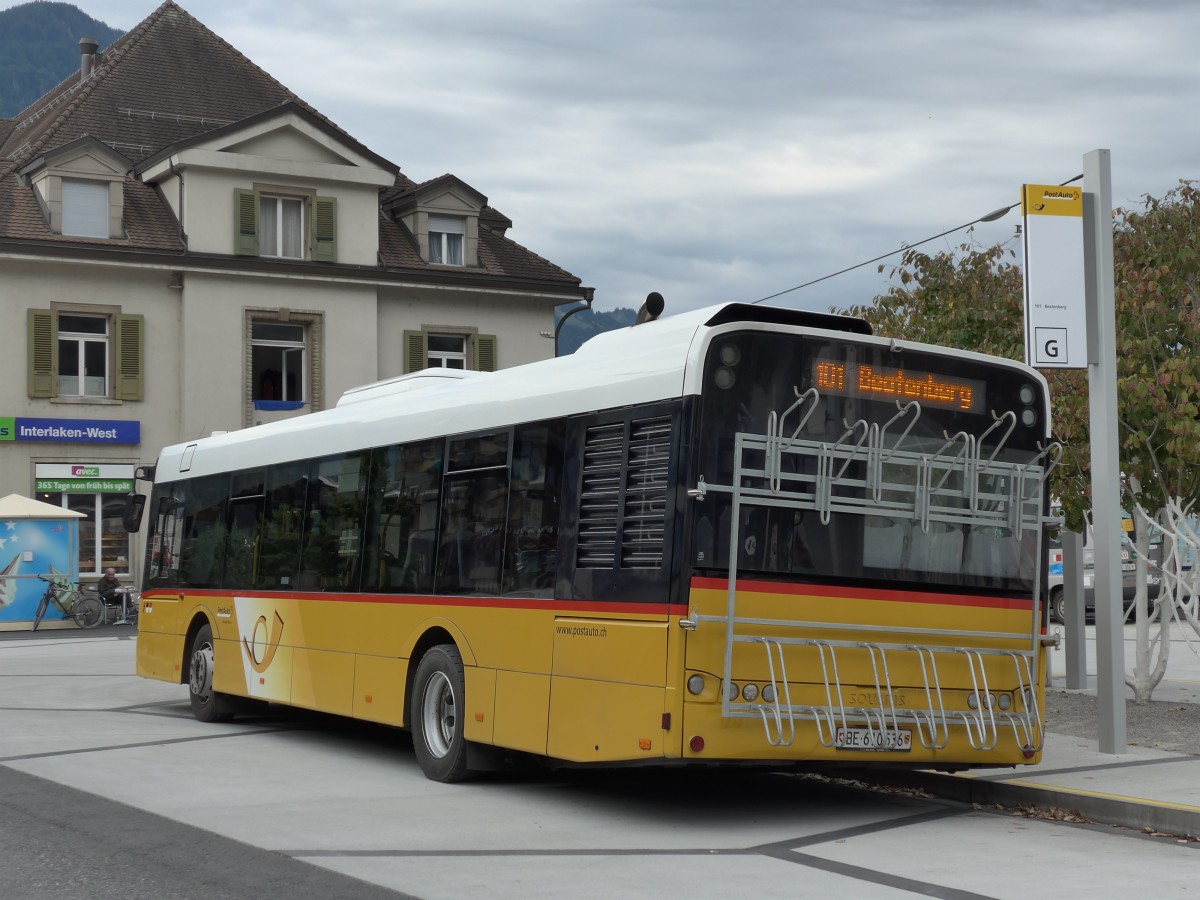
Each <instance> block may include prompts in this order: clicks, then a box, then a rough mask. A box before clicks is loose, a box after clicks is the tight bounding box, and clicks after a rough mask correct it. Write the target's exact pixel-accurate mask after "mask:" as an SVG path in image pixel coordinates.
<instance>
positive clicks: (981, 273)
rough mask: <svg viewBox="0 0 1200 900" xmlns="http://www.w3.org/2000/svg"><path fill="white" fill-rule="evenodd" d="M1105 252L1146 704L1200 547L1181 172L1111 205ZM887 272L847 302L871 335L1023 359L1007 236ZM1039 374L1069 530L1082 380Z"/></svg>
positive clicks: (1197, 362)
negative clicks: (1157, 552)
mask: <svg viewBox="0 0 1200 900" xmlns="http://www.w3.org/2000/svg"><path fill="white" fill-rule="evenodd" d="M1113 253H1114V280H1115V287H1116V330H1117V395H1118V407H1119V409H1118V415H1119V423H1120V427H1119V431H1120V435H1119V439H1120V452H1121V471H1122V473H1123V475H1124V479H1123V485H1122V488H1123V496H1124V502H1125V504H1126V505H1127V506H1128V507H1129V508H1130V510H1131V512H1132V514H1133V516H1134V518H1135V521H1136V523H1137V527H1136V528H1135V535H1136V537H1135V543H1134V550H1135V554H1134V555H1135V559H1136V561H1137V584H1138V596H1137V600H1136V601H1135V604H1134V614H1135V622H1136V624H1137V641H1136V657H1135V662H1134V669H1133V672H1132V674H1127V676H1126V682H1127V683H1128V684H1129V685H1130V686H1131V687H1132V688H1133V691H1134V697H1135V700H1136V701H1137V702H1139V703H1144V702H1146V701H1148V700H1149V699H1150V696H1151V694H1152V692H1153V690H1154V688H1155V687H1156V686H1157V685H1158V683H1159V682H1160V681H1161V679H1162V677H1163V674H1164V673H1165V671H1166V663H1167V659H1168V657H1169V652H1170V634H1171V625H1172V622H1173V621H1179V622H1183V623H1185V624H1187V625H1189V626H1190V629H1189V630H1191V631H1193V632H1194V633H1196V634H1200V609H1198V608H1197V606H1198V599H1197V598H1198V594H1200V591H1198V590H1197V587H1198V585H1197V583H1196V576H1197V569H1200V566H1197V565H1191V567H1190V568H1189V563H1191V562H1196V561H1198V560H1197V557H1198V554H1200V539H1198V536H1197V529H1196V519H1195V516H1194V512H1195V506H1196V501H1197V499H1198V498H1200V346H1197V343H1198V341H1200V187H1198V186H1197V184H1196V183H1194V182H1190V181H1183V182H1181V183H1180V185H1179V187H1177V188H1175V189H1174V190H1172V191H1169V192H1168V193H1167V194H1166V195H1165V196H1163V197H1161V198H1153V197H1149V196H1147V197H1145V198H1144V203H1143V207H1142V208H1141V209H1137V210H1127V209H1120V210H1117V211H1116V212H1115V213H1114V222H1113ZM882 269H883V267H881V270H882ZM890 275H891V278H892V279H893V280H894V281H895V282H896V284H894V285H893V286H892V287H891V288H890V289H889V290H888V292H887V293H886V294H884V295H881V296H879V297H876V298H875V299H874V301H873V303H872V304H871V305H869V306H862V307H854V308H852V309H850V310H849V312H850V313H851V314H853V315H859V316H862V317H863V318H866V319H867V320H868V321H870V322H871V324H872V325H873V326H874V328H875V331H876V333H877V334H882V335H886V336H890V337H897V338H901V339H907V340H913V341H923V342H927V343H932V344H942V345H946V346H953V347H961V348H965V349H971V350H978V351H981V352H984V353H991V354H995V355H998V356H1004V357H1008V358H1012V359H1021V358H1022V357H1023V355H1024V341H1023V323H1022V309H1023V296H1024V295H1023V287H1022V274H1021V269H1020V266H1019V265H1018V262H1017V260H1016V254H1015V253H1014V252H1013V251H1012V250H1011V249H1009V248H1008V247H1007V245H1005V244H997V245H995V246H992V247H986V248H985V247H979V246H977V245H975V244H971V243H967V244H963V245H962V246H960V247H959V248H958V250H957V252H940V253H935V254H926V253H922V252H919V251H917V250H916V249H910V250H907V251H905V252H904V253H903V255H902V256H901V258H900V262H899V263H898V264H897V265H895V266H894V267H893V268H892V269H891V272H890ZM1043 374H1045V375H1046V378H1047V381H1048V382H1049V384H1050V391H1051V402H1052V410H1053V417H1054V433H1055V437H1056V438H1057V439H1058V440H1060V441H1062V443H1063V445H1064V454H1063V458H1062V464H1061V465H1060V466H1059V468H1058V469H1057V470H1056V471H1055V473H1054V476H1053V478H1052V482H1051V492H1052V494H1053V495H1054V496H1056V497H1058V498H1060V500H1061V502H1062V506H1063V512H1064V515H1065V517H1066V521H1067V525H1068V527H1070V528H1072V529H1073V530H1079V529H1080V528H1081V526H1082V524H1083V520H1084V517H1085V515H1086V513H1087V510H1088V509H1089V507H1090V500H1089V493H1090V490H1089V487H1090V467H1089V464H1090V450H1089V447H1088V435H1089V409H1088V390H1087V377H1086V373H1085V372H1083V371H1075V370H1061V369H1056V370H1050V371H1047V372H1044V373H1043ZM1155 529H1157V530H1160V531H1161V533H1162V535H1163V552H1162V559H1161V561H1160V562H1158V563H1155V564H1154V565H1155V568H1156V569H1158V570H1159V571H1158V572H1157V573H1156V574H1158V576H1159V579H1160V590H1159V599H1158V602H1157V604H1156V605H1155V606H1154V607H1153V608H1151V604H1150V603H1149V601H1148V599H1147V590H1146V584H1147V574H1148V572H1147V570H1148V568H1149V567H1150V566H1151V565H1152V563H1151V562H1150V554H1149V550H1150V540H1151V534H1152V533H1153V532H1154V531H1155ZM1113 549H1114V550H1115V548H1113ZM1156 622H1157V625H1158V631H1157V633H1155V634H1153V635H1152V634H1151V628H1152V627H1153V626H1154V624H1155V623H1156Z"/></svg>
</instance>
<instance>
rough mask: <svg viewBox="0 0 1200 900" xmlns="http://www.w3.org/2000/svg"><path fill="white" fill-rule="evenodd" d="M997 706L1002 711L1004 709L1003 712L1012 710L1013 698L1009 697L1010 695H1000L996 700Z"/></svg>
mask: <svg viewBox="0 0 1200 900" xmlns="http://www.w3.org/2000/svg"><path fill="white" fill-rule="evenodd" d="M996 705H997V706H998V707H1000V709H1002V710H1008V709H1011V708H1012V697H1010V696H1008V694H1000V695H999V696H998V697H997V698H996Z"/></svg>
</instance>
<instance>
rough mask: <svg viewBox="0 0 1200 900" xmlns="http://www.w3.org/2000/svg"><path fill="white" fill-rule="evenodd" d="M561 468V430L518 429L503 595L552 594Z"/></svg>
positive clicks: (547, 595) (534, 427) (505, 554)
mask: <svg viewBox="0 0 1200 900" xmlns="http://www.w3.org/2000/svg"><path fill="white" fill-rule="evenodd" d="M562 465H563V439H562V434H561V427H560V426H555V427H551V426H546V425H532V426H527V427H524V428H518V429H517V431H516V434H515V436H514V440H513V457H512V479H511V481H510V483H509V500H508V527H507V533H506V537H505V549H504V585H503V589H504V593H506V594H512V593H521V594H525V595H533V596H542V597H549V596H552V595H553V593H554V579H555V577H556V575H557V570H558V518H559V504H560V494H561V491H562Z"/></svg>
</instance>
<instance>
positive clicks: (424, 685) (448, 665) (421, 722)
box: [409, 644, 469, 782]
mask: <svg viewBox="0 0 1200 900" xmlns="http://www.w3.org/2000/svg"><path fill="white" fill-rule="evenodd" d="M464 697H465V689H464V686H463V662H462V656H461V655H460V654H459V652H458V648H457V647H455V646H454V645H453V644H438V645H437V646H436V647H431V648H430V649H429V650H428V652H426V654H425V655H424V656H422V657H421V662H420V664H419V665H418V666H417V674H416V679H415V681H414V682H413V689H412V708H411V710H410V715H409V720H410V722H411V723H412V734H413V749H414V750H416V753H417V762H418V763H419V764H420V766H421V771H422V772H424V773H425V777H426V778H429V779H431V780H432V781H442V782H453V781H462V780H463V779H465V778H467V777H468V774H469V773H468V770H467V742H466V740H465V739H464V738H463V710H464V706H463V701H464Z"/></svg>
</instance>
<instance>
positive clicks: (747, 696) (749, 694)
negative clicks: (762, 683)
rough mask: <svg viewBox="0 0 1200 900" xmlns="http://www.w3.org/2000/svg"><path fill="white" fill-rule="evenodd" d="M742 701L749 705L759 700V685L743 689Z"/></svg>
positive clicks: (750, 685) (749, 685)
mask: <svg viewBox="0 0 1200 900" xmlns="http://www.w3.org/2000/svg"><path fill="white" fill-rule="evenodd" d="M742 699H743V700H745V701H746V702H747V703H753V702H754V701H755V700H757V699H758V685H757V684H748V685H746V686H745V687H744V688H742Z"/></svg>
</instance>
